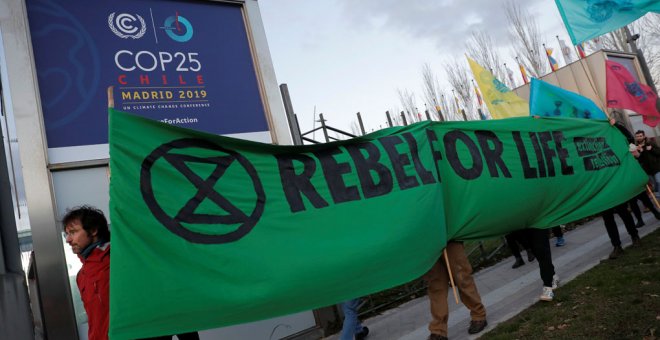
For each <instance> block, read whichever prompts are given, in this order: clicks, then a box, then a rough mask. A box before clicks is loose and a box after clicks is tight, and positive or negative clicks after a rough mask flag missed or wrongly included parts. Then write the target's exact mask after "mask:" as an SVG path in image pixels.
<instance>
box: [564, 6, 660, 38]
mask: <svg viewBox="0 0 660 340" xmlns="http://www.w3.org/2000/svg"><path fill="white" fill-rule="evenodd" d="M555 3H556V4H557V8H558V9H559V13H560V14H561V17H562V19H563V20H564V25H566V30H567V31H568V34H569V35H570V36H571V41H573V45H578V44H580V43H582V42H585V41H587V40H589V39H593V38H596V37H598V36H601V35H603V34H605V33H608V32H611V31H614V30H615V29H618V28H621V27H623V26H625V25H627V24H629V23H631V22H633V21H635V20H637V19H638V18H639V17H641V16H643V15H644V14H646V13H648V12H660V1H658V0H555Z"/></svg>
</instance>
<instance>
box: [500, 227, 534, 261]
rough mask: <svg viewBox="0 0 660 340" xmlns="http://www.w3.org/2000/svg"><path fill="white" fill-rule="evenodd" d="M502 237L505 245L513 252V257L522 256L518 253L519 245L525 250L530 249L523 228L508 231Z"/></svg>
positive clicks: (527, 237)
mask: <svg viewBox="0 0 660 340" xmlns="http://www.w3.org/2000/svg"><path fill="white" fill-rule="evenodd" d="M504 238H505V239H506V244H507V246H509V250H511V254H513V256H514V257H515V258H522V255H521V254H520V250H521V248H520V246H522V247H523V248H524V249H527V250H529V249H530V245H529V236H528V235H527V232H526V231H525V230H516V231H513V232H510V233H508V234H506V235H505V236H504Z"/></svg>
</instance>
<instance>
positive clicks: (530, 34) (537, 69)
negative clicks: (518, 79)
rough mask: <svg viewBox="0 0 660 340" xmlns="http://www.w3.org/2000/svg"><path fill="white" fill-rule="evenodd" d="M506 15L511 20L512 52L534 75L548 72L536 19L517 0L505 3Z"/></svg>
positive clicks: (537, 75) (538, 75)
mask: <svg viewBox="0 0 660 340" xmlns="http://www.w3.org/2000/svg"><path fill="white" fill-rule="evenodd" d="M504 11H505V13H506V17H507V19H508V20H509V22H510V26H509V32H510V34H511V45H512V46H513V50H512V53H513V55H515V56H518V57H519V60H520V61H521V63H522V64H523V66H525V68H526V69H527V71H528V72H529V73H530V74H531V75H532V76H533V77H540V76H542V75H545V74H546V73H547V72H548V65H547V61H546V55H545V51H543V50H542V48H541V46H542V45H541V44H542V41H543V39H542V37H541V33H540V29H539V25H538V23H537V22H536V19H534V17H533V16H532V15H531V14H530V13H529V12H528V11H526V10H524V9H522V8H521V7H520V5H519V4H518V3H517V2H516V1H515V0H508V1H507V2H506V3H505V4H504Z"/></svg>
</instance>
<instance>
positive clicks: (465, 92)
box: [444, 59, 478, 118]
mask: <svg viewBox="0 0 660 340" xmlns="http://www.w3.org/2000/svg"><path fill="white" fill-rule="evenodd" d="M444 68H445V72H446V73H447V81H449V84H450V85H451V87H452V90H453V91H454V92H455V94H456V96H457V97H458V100H459V105H460V106H461V108H462V109H465V113H466V115H468V118H470V117H478V115H477V113H476V109H475V104H474V96H473V90H472V88H471V86H470V79H471V74H472V73H471V72H469V71H468V69H467V66H465V62H459V61H457V60H456V59H454V60H453V61H451V62H448V63H446V64H444ZM458 111H460V110H457V112H458Z"/></svg>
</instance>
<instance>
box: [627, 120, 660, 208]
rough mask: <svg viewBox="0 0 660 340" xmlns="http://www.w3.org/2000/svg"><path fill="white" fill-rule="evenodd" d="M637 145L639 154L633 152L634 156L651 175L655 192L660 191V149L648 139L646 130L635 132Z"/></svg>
mask: <svg viewBox="0 0 660 340" xmlns="http://www.w3.org/2000/svg"><path fill="white" fill-rule="evenodd" d="M635 145H636V146H637V152H633V155H634V156H635V158H637V160H638V161H639V165H641V166H642V169H644V171H645V172H646V174H647V175H649V177H650V179H651V182H652V183H653V187H654V190H655V192H658V191H660V190H658V183H660V148H658V147H657V145H656V144H655V143H653V142H652V141H651V140H650V139H649V138H646V133H645V132H644V130H637V131H636V132H635ZM645 204H646V203H645ZM656 217H658V215H656Z"/></svg>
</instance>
